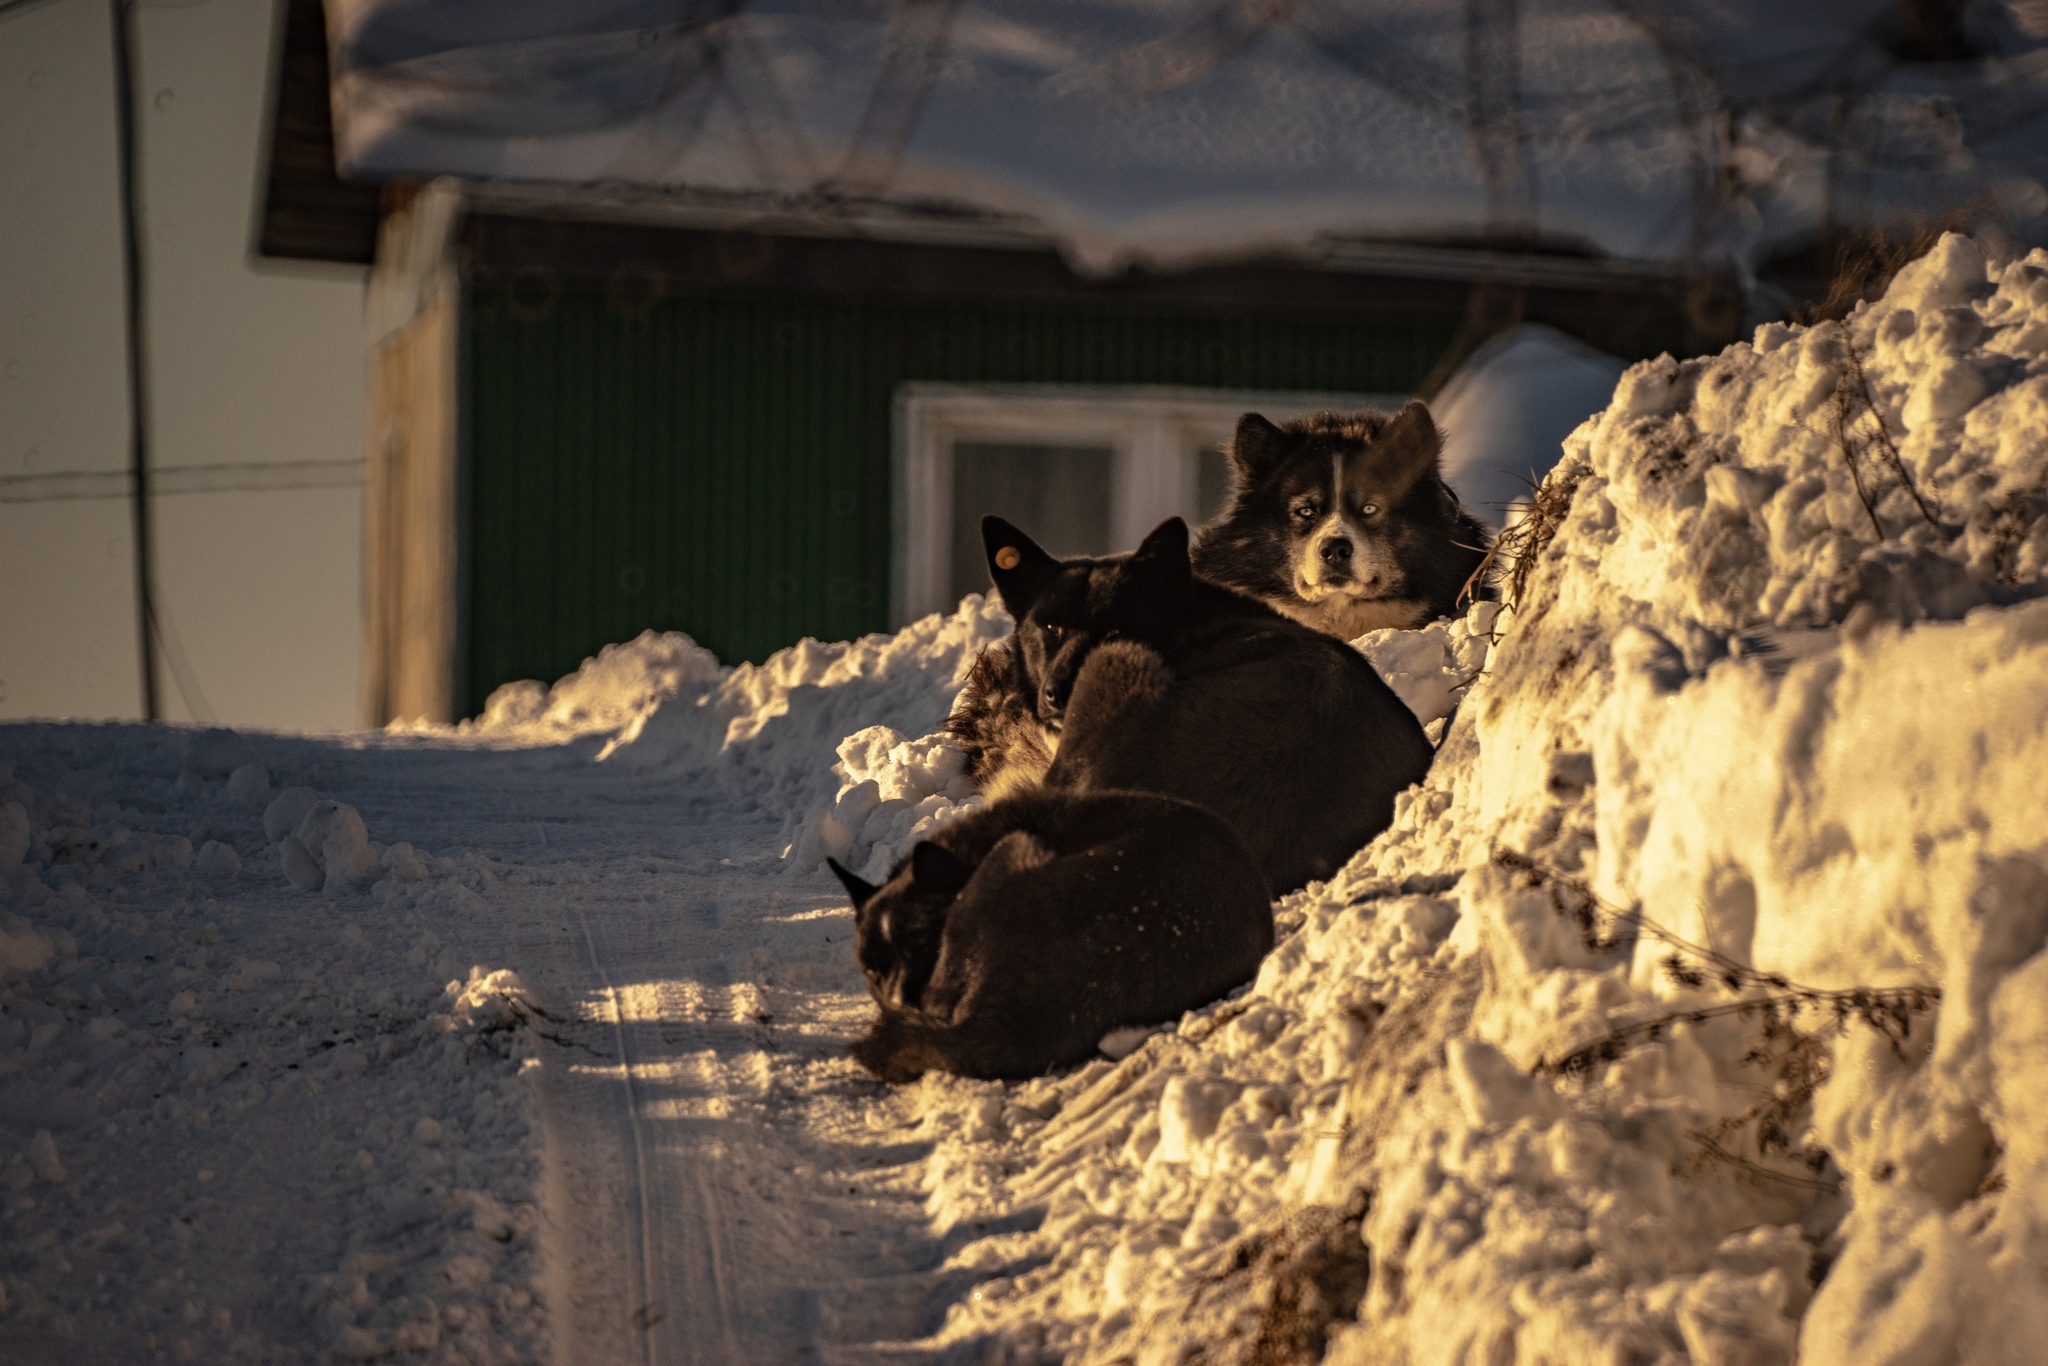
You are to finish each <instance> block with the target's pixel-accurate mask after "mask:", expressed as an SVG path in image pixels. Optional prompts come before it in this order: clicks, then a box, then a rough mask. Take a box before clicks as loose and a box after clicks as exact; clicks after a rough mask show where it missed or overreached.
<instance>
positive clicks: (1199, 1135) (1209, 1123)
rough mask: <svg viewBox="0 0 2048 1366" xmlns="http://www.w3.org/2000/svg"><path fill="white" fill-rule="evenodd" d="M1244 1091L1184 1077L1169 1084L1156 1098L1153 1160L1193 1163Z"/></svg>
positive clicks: (1219, 1081)
mask: <svg viewBox="0 0 2048 1366" xmlns="http://www.w3.org/2000/svg"><path fill="white" fill-rule="evenodd" d="M1243 1089H1244V1088H1243V1087H1242V1086H1240V1085H1239V1084H1238V1083H1236V1082H1233V1081H1227V1080H1222V1079H1205V1078H1201V1077H1191V1076H1187V1075H1185V1074H1182V1075H1179V1076H1176V1077H1174V1078H1173V1079H1172V1080H1170V1081H1168V1082H1167V1083H1166V1089H1165V1090H1164V1091H1162V1092H1161V1093H1160V1096H1159V1146H1158V1147H1156V1148H1154V1149H1153V1150H1152V1160H1153V1161H1155V1162H1186V1161H1189V1160H1190V1159H1192V1158H1193V1157H1194V1155H1195V1150H1196V1149H1197V1148H1198V1147H1200V1146H1201V1144H1202V1142H1203V1141H1204V1140H1205V1139H1207V1138H1209V1137H1210V1136H1211V1135H1213V1134H1214V1133H1215V1132H1216V1127H1217V1124H1218V1122H1219V1121H1221V1120H1222V1118H1223V1112H1224V1111H1226V1110H1228V1109H1229V1108H1230V1103H1231V1102H1232V1101H1234V1100H1236V1099H1237V1097H1238V1094H1239V1092H1241V1091H1242V1090H1243Z"/></svg>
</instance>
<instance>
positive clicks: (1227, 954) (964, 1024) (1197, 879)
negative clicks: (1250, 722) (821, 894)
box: [832, 789, 1273, 1081]
mask: <svg viewBox="0 0 2048 1366" xmlns="http://www.w3.org/2000/svg"><path fill="white" fill-rule="evenodd" d="M832 870H833V871H834V872H835V873H837V874H838V875H839V878H840V881H841V882H842V883H844V884H845V886H846V890H847V894H848V896H850V897H851V898H852V900H853V906H854V926H855V928H854V936H855V951H856V954H857V956H858V957H859V960H860V964H861V968H862V971H863V972H864V973H865V974H866V975H867V980H868V990H869V991H870V993H872V994H873V996H874V998H875V1003H876V1005H878V1006H879V1007H880V1008H881V1013H880V1015H879V1017H878V1018H877V1019H876V1020H875V1022H874V1025H873V1026H872V1027H871V1028H870V1029H869V1031H868V1033H867V1036H866V1037H865V1038H863V1039H861V1040H860V1041H859V1042H857V1043H855V1044H854V1045H853V1048H852V1052H853V1056H854V1057H855V1059H857V1060H858V1061H859V1062H860V1064H861V1065H862V1066H863V1067H865V1068H867V1069H868V1070H869V1071H871V1072H873V1073H874V1074H875V1075H876V1076H879V1077H881V1078H883V1079H884V1080H886V1081H910V1080H913V1079H915V1078H916V1077H918V1076H920V1075H922V1074H923V1073H924V1072H926V1071H930V1070H939V1071H945V1072H954V1073H958V1074H959V1075H962V1076H969V1077H1003V1078H1014V1077H1028V1076H1036V1075H1039V1074H1041V1073H1044V1072H1047V1071H1049V1070H1051V1069H1053V1068H1056V1067H1064V1066H1069V1065H1072V1064H1074V1063H1078V1062H1081V1061H1083V1060H1085V1059H1087V1058H1088V1057H1090V1056H1092V1055H1093V1054H1094V1052H1095V1051H1096V1047H1097V1045H1098V1044H1099V1043H1100V1041H1101V1039H1102V1038H1103V1036H1104V1035H1106V1034H1108V1033H1110V1032H1111V1031H1113V1030H1116V1029H1120V1028H1125V1027H1128V1026H1133V1025H1150V1024H1158V1023H1161V1022H1162V1021H1166V1020H1170V1019H1172V1018H1173V1017H1175V1016H1176V1015H1179V1014H1180V1013H1181V1012H1182V1011H1185V1010H1189V1009H1192V1008H1194V1007H1196V1006H1200V1005H1204V1004H1206V1003H1208V1002H1210V1001H1213V1000H1215V999H1216V998H1217V997H1219V996H1221V995H1223V994H1224V993H1225V992H1227V991H1229V990H1230V989H1231V988H1232V987H1235V986H1237V985H1238V984H1239V983H1241V982H1244V981H1246V980H1247V979H1249V978H1250V977H1251V976H1252V974H1253V973H1254V972H1256V971H1257V970H1258V965H1259V961H1260V960H1261V959H1262V958H1264V957H1265V955H1266V952H1267V950H1269V949H1271V948H1272V946H1273V914H1272V908H1271V906H1270V904H1269V903H1268V902H1267V899H1266V890H1265V886H1264V884H1263V883H1262V882H1261V880H1260V878H1259V875H1258V871H1257V869H1255V868H1254V867H1253V866H1252V862H1251V859H1250V857H1249V856H1248V855H1247V854H1246V853H1245V850H1244V847H1243V846H1242V845H1241V844H1240V843H1239V842H1238V840H1237V837H1236V836H1234V835H1233V834H1231V832H1230V830H1229V828H1228V827H1226V826H1225V825H1224V824H1223V823H1222V822H1221V821H1219V820H1218V819H1217V818H1216V817H1215V816H1214V815H1212V814H1210V813H1209V812H1207V811H1204V810H1202V809H1200V808H1199V807H1194V806H1190V805H1188V804H1187V803H1185V802H1177V801H1172V800H1169V799H1167V798H1165V797H1158V796H1153V795H1149V794H1145V793H1136V792H1093V793H1075V792H1059V791H1052V790H1044V789H1042V790H1038V791H1034V792H1026V793H1021V794H1019V795H1017V796H1013V797H1010V798H1008V799H1006V800H1003V801H1000V802H995V803H993V804H991V805H989V806H987V807H985V808H983V809H982V810H980V811H978V812H975V813H974V814H972V815H970V816H968V817H966V818H964V819H962V820H960V821H958V822H957V823H955V824H953V825H950V826H947V827H946V828H945V829H943V830H941V831H940V832H939V833H938V834H936V835H934V836H933V837H932V838H931V839H928V840H924V841H921V842H920V843H919V844H917V845H916V846H915V847H914V848H913V849H912V850H911V852H910V854H909V855H908V856H907V857H906V858H904V859H903V860H902V861H901V862H900V863H898V864H897V865H896V868H895V870H894V871H893V872H892V873H891V874H890V876H889V880H888V881H887V882H886V883H884V884H882V886H880V887H872V886H869V885H868V884H866V883H864V882H862V881H861V880H860V879H859V878H857V877H855V876H853V875H852V874H851V873H848V872H847V871H846V870H845V869H843V868H841V867H840V866H839V865H838V864H837V863H834V864H833V865H832Z"/></svg>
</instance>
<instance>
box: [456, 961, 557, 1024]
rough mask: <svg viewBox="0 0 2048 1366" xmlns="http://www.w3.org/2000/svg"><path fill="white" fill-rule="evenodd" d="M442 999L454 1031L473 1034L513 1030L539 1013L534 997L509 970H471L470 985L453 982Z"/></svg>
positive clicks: (468, 983)
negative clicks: (464, 1031)
mask: <svg viewBox="0 0 2048 1366" xmlns="http://www.w3.org/2000/svg"><path fill="white" fill-rule="evenodd" d="M442 996H443V998H444V999H445V1000H447V1002H448V1017H449V1019H450V1020H451V1021H453V1023H454V1025H455V1027H456V1028H458V1029H461V1030H466V1031H470V1032H473V1033H479V1034H481V1033H489V1032H491V1031H493V1030H500V1029H510V1028H512V1027H514V1026H515V1025H518V1024H521V1023H523V1022H524V1021H525V1020H527V1019H529V1018H531V1017H532V1016H534V1015H536V1014H538V1013H540V1010H539V1007H538V1005H537V1004H536V1002H535V1000H534V996H533V993H532V992H531V991H530V990H528V988H527V985H526V983H525V982H523V981H521V980H520V978H519V974H518V973H516V972H514V971H512V970H511V969H510V968H498V969H496V970H495V971H486V970H485V969H484V968H482V967H472V968H470V970H469V979H468V980H467V981H463V982H450V983H449V984H448V986H447V988H446V990H444V991H443V993H442Z"/></svg>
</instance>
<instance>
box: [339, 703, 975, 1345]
mask: <svg viewBox="0 0 2048 1366" xmlns="http://www.w3.org/2000/svg"><path fill="white" fill-rule="evenodd" d="M379 749H381V746H380V747H379ZM379 749H372V750H369V751H364V752H363V753H364V754H365V756H366V758H367V757H368V756H377V757H375V758H374V759H372V760H371V761H370V762H367V763H365V764H364V765H363V767H364V770H365V772H364V779H365V783H364V786H366V787H367V786H370V785H372V784H374V785H376V786H377V787H380V788H384V787H385V784H389V785H390V786H389V787H388V788H385V790H386V791H388V792H389V794H390V796H391V799H392V800H391V803H390V804H389V805H386V806H385V807H384V809H383V813H382V814H383V820H382V822H380V824H381V826H382V828H384V829H386V830H388V831H390V832H391V833H392V834H393V835H399V834H400V833H401V832H404V831H407V830H419V831H420V832H422V834H423V835H424V836H425V838H426V839H427V840H428V841H431V842H435V843H438V844H440V845H441V846H443V847H446V846H448V845H452V844H454V843H455V842H456V841H457V840H458V839H460V838H461V837H463V836H465V835H466V836H467V837H468V839H469V847H471V848H474V849H476V850H478V851H479V852H483V853H486V854H487V855H488V856H489V857H490V858H492V859H493V860H494V861H495V862H496V863H497V865H498V866H499V868H500V869H501V873H500V876H501V878H503V879H505V881H506V883H507V884H508V885H506V886H505V887H503V888H502V889H501V891H500V892H499V894H498V895H496V896H494V897H493V898H492V910H493V912H494V914H495V915H496V916H497V917H498V918H499V919H500V921H501V933H502V932H504V931H512V932H514V933H516V934H517V936H518V940H517V942H518V945H519V948H518V950H517V952H516V953H508V952H507V951H506V949H505V948H503V947H498V946H494V945H492V944H491V942H490V941H491V940H492V939H493V938H494V937H495V936H493V935H492V934H491V932H490V929H489V927H488V926H487V925H481V924H480V925H478V926H476V927H475V928H476V931H477V935H478V941H479V942H478V945H477V948H476V950H475V952H476V954H478V955H481V957H479V959H478V961H480V962H489V963H491V964H493V965H501V966H508V967H512V968H514V969H515V970H516V971H518V972H519V974H520V975H521V977H522V978H523V979H524V980H525V981H526V982H527V983H528V985H529V986H530V987H532V988H533V989H534V990H535V993H536V995H537V996H538V998H539V999H540V1000H541V1001H542V1002H544V1003H546V1005H545V1008H546V1009H547V1010H548V1011H549V1013H550V1015H551V1016H555V1017H558V1020H559V1022H560V1026H561V1027H560V1028H554V1027H546V1028H544V1029H543V1031H542V1033H543V1036H544V1037H545V1038H546V1039H547V1040H548V1043H547V1044H546V1046H545V1048H544V1051H543V1054H542V1056H543V1059H544V1065H543V1067H542V1068H541V1069H539V1071H538V1074H537V1075H538V1078H539V1080H538V1085H539V1090H540V1104H541V1112H542V1116H543V1128H544V1134H545V1140H544V1142H545V1148H544V1153H545V1157H544V1160H545V1163H546V1175H545V1188H544V1189H545V1194H544V1201H543V1208H544V1211H545V1214H546V1217H547V1220H548V1230H547V1233H546V1235H545V1236H544V1238H543V1246H544V1247H545V1248H546V1249H547V1260H548V1261H549V1262H550V1264H551V1271H552V1274H553V1276H554V1277H555V1287H554V1288H555V1291H556V1295H555V1314H556V1333H557V1341H556V1356H557V1359H558V1360H560V1361H564V1362H585V1361H588V1362H627V1361H644V1362H647V1363H649V1366H687V1364H688V1363H698V1362H702V1363H712V1362H721V1363H722V1362H741V1361H760V1362H773V1361H789V1362H801V1361H814V1360H842V1359H845V1360H851V1359H858V1357H857V1354H855V1355H852V1356H849V1355H848V1354H849V1352H851V1351H852V1349H855V1348H857V1347H859V1346H860V1345H861V1344H864V1343H871V1342H875V1341H877V1340H883V1339H909V1338H916V1337H921V1336H923V1335H924V1333H925V1332H927V1331H929V1329H930V1327H931V1326H932V1324H931V1323H930V1322H929V1315H928V1306H927V1301H928V1300H929V1299H930V1297H931V1294H932V1291H933V1288H934V1287H933V1286H932V1284H931V1282H930V1280H929V1279H928V1278H927V1277H925V1276H923V1275H922V1274H921V1270H922V1268H923V1267H924V1266H927V1265H930V1264H932V1263H935V1262H937V1261H938V1260H939V1259H940V1253H939V1252H938V1250H937V1249H936V1248H935V1247H934V1246H933V1245H932V1244H931V1240H930V1238H929V1235H928V1232H927V1221H926V1220H925V1218H924V1216H923V1213H922V1209H921V1203H922V1192H921V1191H920V1190H919V1188H918V1177H919V1170H920V1168H919V1163H920V1160H921V1159H922V1157H923V1155H924V1153H925V1151H926V1148H927V1147H928V1145H925V1144H919V1143H916V1142H913V1141H909V1140H908V1135H907V1130H905V1129H904V1128H903V1124H902V1121H903V1116H902V1114H901V1111H900V1107H898V1106H896V1105H894V1104H891V1103H890V1099H889V1096H888V1093H887V1092H886V1090H885V1089H884V1088H882V1087H880V1086H878V1085H876V1084H875V1083H873V1082H871V1081H869V1080H868V1079H867V1078H865V1076H863V1075H862V1074H861V1073H860V1072H859V1071H858V1069H857V1068H855V1067H854V1066H853V1064H852V1063H851V1062H850V1061H849V1060H847V1059H846V1057H845V1054H844V1050H843V1044H844V1042H845V1040H846V1039H848V1038H849V1037H851V1036H852V1035H853V1034H854V1033H856V1032H857V1031H858V1030H859V1029H860V1028H861V1027H862V1026H863V1025H864V1024H865V1019H866V1016H867V1014H868V1012H869V1006H868V1002H867V996H866V993H865V989H864V988H863V987H862V985H861V982H860V979H859V974H858V971H857V969H856V968H855V967H854V963H853V953H852V920H851V916H850V915H849V914H848V912H847V910H846V908H845V903H844V898H843V896H841V895H840V894H839V893H838V889H837V887H836V886H834V885H832V884H831V883H830V882H829V880H827V879H823V878H817V877H809V878H802V879H791V880H785V879H784V878H783V877H782V873H783V868H782V865H781V860H780V858H779V857H778V855H779V852H780V844H779V842H778V841H777V838H776V836H777V823H776V822H775V821H774V820H772V819H769V818H767V817H764V816H761V815H760V814H758V813H749V812H745V811H737V810H735V809H734V804H733V803H732V801H731V799H730V798H729V797H727V796H726V795H725V794H723V793H720V792H718V791H716V790H715V789H711V788H709V787H708V785H702V784H699V785H696V786H683V787H681V788H678V786H677V784H676V783H675V782H674V781H673V780H667V779H660V778H640V779H638V780H637V781H634V780H628V781H627V782H625V783H621V782H620V780H619V775H618V773H617V772H616V771H612V772H606V771H604V770H602V769H601V768H599V767H598V766H595V765H592V764H591V763H590V761H589V755H588V754H576V755H574V756H573V757H572V756H571V755H570V754H567V753H564V752H561V751H541V752H511V753H505V752H494V751H490V750H478V749H455V750H441V749H437V748H435V747H434V746H433V745H432V744H431V742H429V743H427V744H422V745H419V746H418V747H407V748H406V749H405V750H404V751H402V753H403V759H402V760H401V761H400V762H399V763H396V764H393V763H392V762H390V760H391V759H392V758H396V757H397V756H395V755H392V754H390V752H389V751H384V752H383V753H382V754H380V753H379ZM331 781H332V785H333V786H334V787H335V788H336V789H337V790H347V789H348V788H349V787H350V786H351V785H350V784H349V783H347V782H346V780H345V777H338V778H337V779H336V780H331ZM685 781H686V782H687V780H685ZM479 794H488V795H487V797H485V807H484V810H482V811H476V810H474V803H475V802H476V801H477V799H478V796H479ZM465 807H468V808H470V809H468V810H465ZM437 812H440V813H443V814H441V815H439V816H437V814H436V813H437ZM457 813H460V814H457ZM451 816H452V817H453V819H452V820H451V819H450V817H451ZM479 818H481V822H482V823H483V828H478V825H477V824H473V823H472V822H476V821H478V819H479ZM441 822H446V823H447V824H448V825H449V827H450V828H448V829H447V830H446V831H445V833H444V834H442V837H441V838H440V839H439V840H438V841H436V840H435V839H434V833H432V832H434V827H435V826H436V825H437V824H438V823H441ZM522 873H523V874H525V875H526V877H527V878H530V879H531V880H530V881H528V880H525V878H521V877H520V874H522ZM515 927H516V929H515ZM501 943H502V941H501ZM494 948H495V952H494V951H493V950H494Z"/></svg>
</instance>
